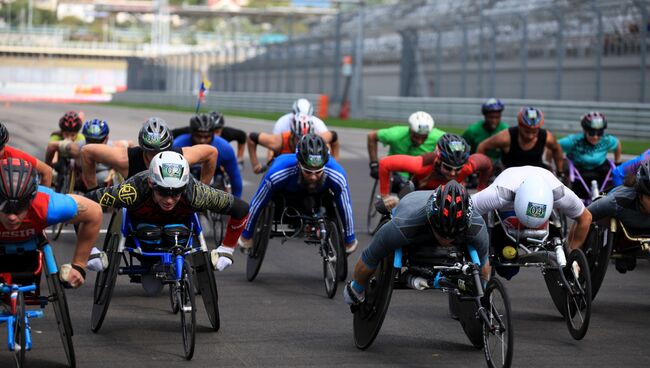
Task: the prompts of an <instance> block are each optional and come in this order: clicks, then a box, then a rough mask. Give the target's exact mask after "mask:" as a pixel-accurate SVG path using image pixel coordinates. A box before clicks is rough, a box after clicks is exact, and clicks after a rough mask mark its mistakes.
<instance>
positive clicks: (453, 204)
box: [426, 180, 472, 238]
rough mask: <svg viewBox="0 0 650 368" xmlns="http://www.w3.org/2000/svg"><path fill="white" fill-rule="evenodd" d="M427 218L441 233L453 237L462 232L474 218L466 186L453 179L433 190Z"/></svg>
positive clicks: (446, 236)
mask: <svg viewBox="0 0 650 368" xmlns="http://www.w3.org/2000/svg"><path fill="white" fill-rule="evenodd" d="M426 211H427V219H428V220H429V224H430V225H431V227H432V228H433V229H434V230H435V231H436V233H438V234H439V235H441V236H443V237H445V238H452V237H455V236H458V235H460V234H462V233H463V232H464V231H465V230H467V228H468V227H469V224H470V219H471V218H472V199H471V198H470V196H469V193H467V190H466V189H465V187H464V186H462V185H460V184H458V182H457V181H455V180H451V181H449V182H448V183H447V184H444V185H441V186H439V187H438V188H436V189H435V190H434V191H433V194H431V197H429V200H428V201H427V204H426Z"/></svg>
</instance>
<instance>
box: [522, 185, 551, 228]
mask: <svg viewBox="0 0 650 368" xmlns="http://www.w3.org/2000/svg"><path fill="white" fill-rule="evenodd" d="M551 212H553V191H552V190H551V188H549V186H548V184H546V182H545V181H544V180H540V178H527V179H525V180H524V181H523V183H521V185H520V186H519V189H517V193H516V194H515V214H516V215H517V218H518V219H519V222H520V223H521V224H522V225H524V226H526V227H529V228H538V227H540V226H542V225H544V224H545V223H546V221H548V219H549V218H550V217H551Z"/></svg>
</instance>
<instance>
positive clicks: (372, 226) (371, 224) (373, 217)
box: [366, 179, 381, 235]
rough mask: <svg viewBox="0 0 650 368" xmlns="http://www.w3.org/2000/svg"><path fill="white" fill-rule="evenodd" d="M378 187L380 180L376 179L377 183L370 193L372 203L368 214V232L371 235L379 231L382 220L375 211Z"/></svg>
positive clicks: (369, 205) (369, 204)
mask: <svg viewBox="0 0 650 368" xmlns="http://www.w3.org/2000/svg"><path fill="white" fill-rule="evenodd" d="M378 186H379V180H377V179H375V183H374V184H373V185H372V190H371V191H370V203H368V211H367V213H366V231H368V234H369V235H373V234H374V233H375V231H377V228H378V226H377V225H378V224H379V221H380V220H381V215H380V214H379V212H377V209H375V200H376V199H377V198H376V197H377V187H378Z"/></svg>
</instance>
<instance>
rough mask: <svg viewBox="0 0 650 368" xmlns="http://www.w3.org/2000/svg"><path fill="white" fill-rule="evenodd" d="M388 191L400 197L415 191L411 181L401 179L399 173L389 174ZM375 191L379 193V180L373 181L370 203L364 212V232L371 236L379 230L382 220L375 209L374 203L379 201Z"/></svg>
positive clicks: (379, 197)
mask: <svg viewBox="0 0 650 368" xmlns="http://www.w3.org/2000/svg"><path fill="white" fill-rule="evenodd" d="M390 190H391V193H399V195H398V196H399V197H401V196H402V195H405V194H406V193H407V192H409V191H413V190H415V185H414V183H413V182H412V181H411V180H409V179H406V178H404V177H402V175H400V174H399V173H391V177H390ZM377 191H379V179H375V183H374V184H373V185H372V190H371V191H370V202H368V211H367V212H366V231H367V232H368V235H371V236H372V235H374V234H375V232H376V231H377V229H379V224H380V222H381V220H382V215H381V213H379V212H377V208H376V207H375V202H376V201H378V200H379V199H381V196H380V195H379V194H378V193H377Z"/></svg>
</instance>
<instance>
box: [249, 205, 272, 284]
mask: <svg viewBox="0 0 650 368" xmlns="http://www.w3.org/2000/svg"><path fill="white" fill-rule="evenodd" d="M274 211H275V204H274V203H273V202H269V205H268V206H267V207H266V208H265V209H264V210H263V211H262V213H261V214H260V216H259V218H258V219H257V223H256V224H255V230H254V233H253V247H252V248H251V250H250V253H249V254H248V258H247V259H246V279H247V280H248V281H253V280H255V277H257V274H258V273H259V272H260V267H262V262H263V261H264V255H265V254H266V248H267V246H268V245H269V236H270V234H271V226H272V223H273V214H274Z"/></svg>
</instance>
